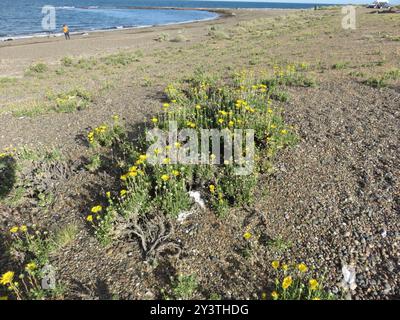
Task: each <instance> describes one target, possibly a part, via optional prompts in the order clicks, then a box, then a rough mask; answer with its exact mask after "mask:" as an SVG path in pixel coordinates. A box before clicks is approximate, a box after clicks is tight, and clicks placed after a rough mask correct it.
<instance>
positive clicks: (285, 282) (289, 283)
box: [271, 260, 332, 300]
mask: <svg viewBox="0 0 400 320" xmlns="http://www.w3.org/2000/svg"><path fill="white" fill-rule="evenodd" d="M271 265H272V268H273V269H274V270H275V271H276V272H278V274H279V272H283V276H282V278H281V277H277V278H276V280H275V286H276V288H275V290H274V291H273V292H272V293H271V298H272V299H273V300H278V299H283V300H292V299H307V300H320V299H321V298H324V299H330V298H332V296H331V295H330V294H328V293H326V292H324V291H323V288H322V286H321V284H320V282H319V281H318V279H316V278H313V277H310V276H309V268H308V266H307V265H306V264H305V263H304V262H301V263H299V264H297V265H295V266H293V267H292V268H290V267H289V266H288V265H287V264H285V263H281V262H280V261H278V260H274V261H272V263H271ZM281 270H282V271H281ZM289 270H290V271H289Z"/></svg>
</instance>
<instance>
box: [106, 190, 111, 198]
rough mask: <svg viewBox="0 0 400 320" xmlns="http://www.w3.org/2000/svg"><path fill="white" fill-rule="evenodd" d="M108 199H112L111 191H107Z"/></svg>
mask: <svg viewBox="0 0 400 320" xmlns="http://www.w3.org/2000/svg"><path fill="white" fill-rule="evenodd" d="M106 197H107V198H108V199H110V198H111V192H110V191H107V192H106Z"/></svg>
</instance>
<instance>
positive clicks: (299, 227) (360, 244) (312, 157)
mask: <svg viewBox="0 0 400 320" xmlns="http://www.w3.org/2000/svg"><path fill="white" fill-rule="evenodd" d="M300 93H301V94H300ZM292 95H293V97H294V98H293V100H292V101H291V102H290V104H289V106H288V107H287V108H286V118H287V121H288V122H289V123H292V124H294V125H295V126H296V127H298V129H299V133H300V136H301V138H302V140H301V142H300V143H299V145H298V146H297V147H295V148H294V149H290V150H286V151H285V152H284V153H283V154H281V155H280V157H279V158H280V159H277V163H280V165H279V166H278V168H277V171H276V173H275V174H274V176H273V178H272V179H271V180H270V184H269V188H270V194H269V197H268V198H267V201H266V203H265V207H264V206H263V207H264V208H267V209H266V211H265V215H266V217H267V219H266V221H267V230H269V231H270V232H271V233H272V234H275V235H277V234H283V235H287V237H289V238H290V239H292V241H293V244H294V246H293V247H292V248H291V249H290V250H289V251H288V252H287V253H286V254H285V255H284V256H285V257H286V258H287V259H290V257H293V256H295V257H297V258H298V259H304V260H305V261H308V262H309V263H310V264H311V265H315V266H320V267H321V268H327V271H328V276H327V278H328V279H329V282H331V283H332V284H333V285H334V284H335V283H338V282H340V281H341V279H342V278H343V276H342V274H341V268H342V266H343V265H354V267H355V268H356V273H357V278H356V284H357V288H356V290H355V291H354V292H353V296H354V297H355V298H374V299H376V298H384V297H386V298H388V297H397V298H398V297H399V295H400V288H399V284H400V277H399V244H400V242H399V241H400V220H399V214H400V198H399V191H400V189H399V187H400V185H399V174H400V169H399V168H400V160H399V156H398V155H399V152H400V144H399V133H398V131H399V128H400V110H399V106H400V92H399V90H398V88H397V90H396V89H385V90H377V89H371V88H369V87H366V86H362V85H359V84H357V83H352V82H345V83H341V84H338V83H337V82H335V83H329V82H328V83H323V84H321V86H320V88H318V89H307V90H300V92H299V91H297V92H296V91H295V92H293V93H292Z"/></svg>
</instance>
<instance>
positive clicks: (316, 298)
mask: <svg viewBox="0 0 400 320" xmlns="http://www.w3.org/2000/svg"><path fill="white" fill-rule="evenodd" d="M313 300H321V298H318V297H315V298H313Z"/></svg>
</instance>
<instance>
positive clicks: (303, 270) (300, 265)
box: [297, 263, 308, 273]
mask: <svg viewBox="0 0 400 320" xmlns="http://www.w3.org/2000/svg"><path fill="white" fill-rule="evenodd" d="M297 269H299V271H300V272H303V273H304V272H307V270H308V267H307V266H306V265H305V264H304V263H300V264H299V265H298V266H297Z"/></svg>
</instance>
